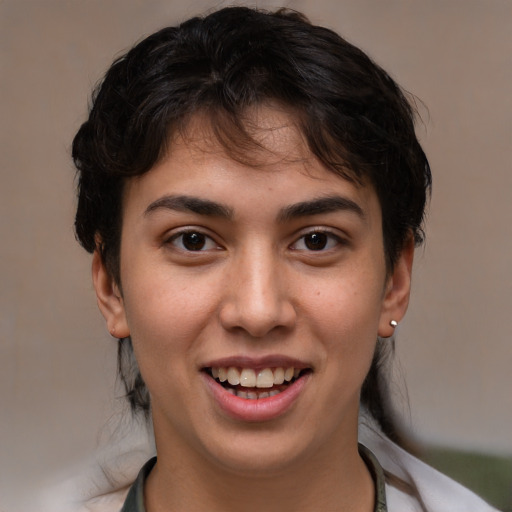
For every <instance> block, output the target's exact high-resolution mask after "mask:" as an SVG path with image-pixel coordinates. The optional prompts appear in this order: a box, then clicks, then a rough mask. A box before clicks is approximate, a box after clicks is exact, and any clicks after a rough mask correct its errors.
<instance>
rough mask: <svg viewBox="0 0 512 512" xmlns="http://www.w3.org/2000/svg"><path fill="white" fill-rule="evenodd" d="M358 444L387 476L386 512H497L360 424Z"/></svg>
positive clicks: (372, 429)
mask: <svg viewBox="0 0 512 512" xmlns="http://www.w3.org/2000/svg"><path fill="white" fill-rule="evenodd" d="M359 437H360V441H361V442H362V443H363V444H364V445H365V446H367V447H368V448H369V449H370V450H371V451H372V452H373V453H374V454H375V456H376V457H377V459H378V460H379V462H380V464H381V466H382V467H383V469H384V472H385V474H386V495H387V501H388V508H389V512H395V511H404V510H407V511H410V512H416V511H418V512H422V511H427V512H496V509H495V508H493V507H491V506H490V505H488V504H487V503H486V502H485V501H483V500H482V499H481V498H479V497H478V496H477V495H476V494H474V493H473V492H471V491H470V490H468V489H466V488H465V487H463V486H462V485H460V484H459V483H457V482H455V481H454V480H452V479H451V478H449V477H447V476H446V475H443V474H442V473H440V472H439V471H437V470H435V469H434V468H432V467H430V466H428V465H427V464H425V463H424V462H422V461H420V460H419V459H417V458H416V457H414V456H412V455H411V454H409V453H407V452H406V451H405V450H403V449H402V448H400V447H399V446H397V445H396V444H394V443H393V442H392V441H390V440H389V439H388V438H387V437H386V436H384V435H383V434H382V433H380V432H379V431H378V430H377V429H374V428H373V427H372V426H369V425H366V424H362V425H361V426H360V429H359Z"/></svg>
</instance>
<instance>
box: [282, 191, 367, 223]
mask: <svg viewBox="0 0 512 512" xmlns="http://www.w3.org/2000/svg"><path fill="white" fill-rule="evenodd" d="M340 210H341V211H348V212H353V213H355V214H356V215H357V216H358V217H360V218H361V219H365V217H366V215H365V213H364V211H363V209H362V208H361V207H360V206H359V205H358V204H357V203H356V202H354V201H352V200H351V199H348V198H347V197H342V196H337V195H334V196H327V197H321V198H318V199H313V200H311V201H304V202H301V203H296V204H292V205H290V206H287V207H286V208H283V209H282V210H281V211H280V213H279V216H278V220H279V221H280V222H285V221H287V220H291V219H295V218H299V217H309V216H312V215H320V214H322V213H331V212H337V211H340Z"/></svg>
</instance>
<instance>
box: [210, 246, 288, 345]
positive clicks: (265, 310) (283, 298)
mask: <svg viewBox="0 0 512 512" xmlns="http://www.w3.org/2000/svg"><path fill="white" fill-rule="evenodd" d="M249 253H250V254H249ZM282 267H283V265H282V264H280V263H279V261H278V257H277V256H276V255H274V254H273V252H272V250H270V249H269V250H267V251H262V250H259V251H256V250H252V251H246V252H245V254H243V255H241V256H240V257H239V258H237V260H236V262H234V263H233V265H232V266H231V269H230V273H229V282H226V283H225V287H226V288H225V294H224V301H223V304H222V306H221V310H220V321H221V324H222V326H223V327H224V328H225V329H226V330H229V331H245V332H246V333H247V334H249V335H250V336H251V337H254V338H262V337H264V336H266V335H267V334H269V333H270V332H272V331H278V330H285V331H288V330H291V329H292V328H293V327H294V325H295V322H296V317H297V315H296V310H295V308H294V305H293V301H292V298H291V293H290V289H291V287H290V286H289V284H290V283H288V280H287V276H286V274H287V272H286V271H285V269H283V268H282Z"/></svg>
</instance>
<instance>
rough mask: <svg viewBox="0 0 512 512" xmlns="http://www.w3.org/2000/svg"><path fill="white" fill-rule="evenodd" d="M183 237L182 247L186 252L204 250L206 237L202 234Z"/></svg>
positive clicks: (189, 234) (188, 234)
mask: <svg viewBox="0 0 512 512" xmlns="http://www.w3.org/2000/svg"><path fill="white" fill-rule="evenodd" d="M182 236H183V242H182V244H183V247H184V248H185V249H187V250H188V251H200V250H201V249H203V248H204V246H205V243H206V237H205V236H204V235H203V234H202V233H185V234H184V235H182Z"/></svg>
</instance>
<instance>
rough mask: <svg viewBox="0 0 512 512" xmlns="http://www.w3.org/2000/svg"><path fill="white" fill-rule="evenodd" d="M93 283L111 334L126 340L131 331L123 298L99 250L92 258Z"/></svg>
mask: <svg viewBox="0 0 512 512" xmlns="http://www.w3.org/2000/svg"><path fill="white" fill-rule="evenodd" d="M92 281H93V284H94V289H95V290H96V299H97V301H98V307H99V308H100V311H101V314H102V315H103V317H104V318H105V321H106V323H107V329H108V331H109V333H110V334H111V335H112V336H114V337H115V338H126V337H128V336H129V335H130V330H129V328H128V324H127V322H126V314H125V309H124V302H123V297H122V295H121V293H120V290H119V287H118V285H117V284H116V283H115V282H114V279H113V278H112V277H111V276H110V275H109V273H108V272H107V269H106V268H105V264H104V262H103V260H102V258H101V256H100V253H99V251H98V250H96V251H94V255H93V258H92Z"/></svg>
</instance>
